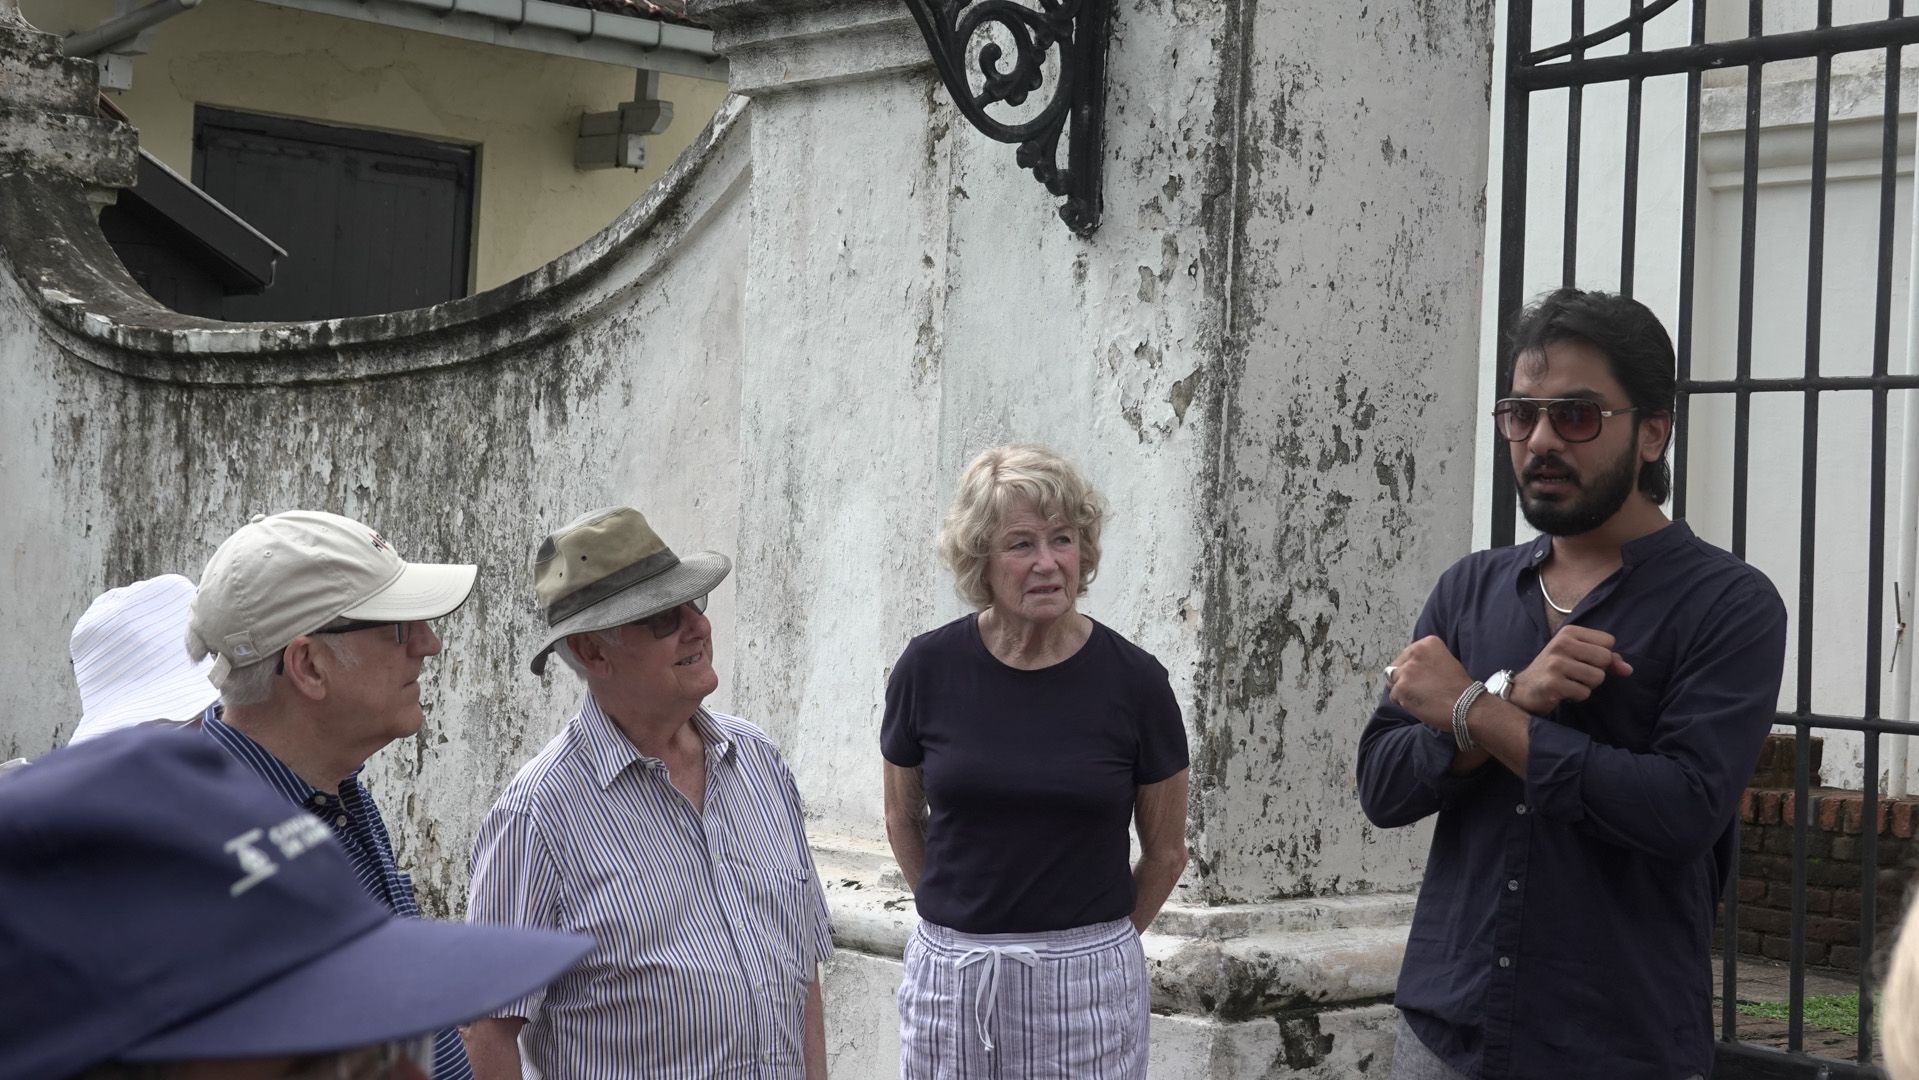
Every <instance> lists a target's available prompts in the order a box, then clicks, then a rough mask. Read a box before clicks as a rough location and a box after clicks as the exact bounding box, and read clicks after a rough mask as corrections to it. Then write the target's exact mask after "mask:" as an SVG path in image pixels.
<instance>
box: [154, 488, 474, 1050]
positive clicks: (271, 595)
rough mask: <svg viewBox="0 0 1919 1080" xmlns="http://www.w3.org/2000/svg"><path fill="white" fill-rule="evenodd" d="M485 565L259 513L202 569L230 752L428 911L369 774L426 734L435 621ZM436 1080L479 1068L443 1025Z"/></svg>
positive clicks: (199, 628)
mask: <svg viewBox="0 0 1919 1080" xmlns="http://www.w3.org/2000/svg"><path fill="white" fill-rule="evenodd" d="M477 573H478V570H477V568H476V567H473V566H465V565H437V564H429V563H408V562H406V561H405V560H403V559H401V558H400V556H399V554H398V553H397V552H396V551H394V550H393V545H392V544H390V543H388V542H387V540H386V538H385V537H383V536H381V535H380V534H379V533H377V532H375V531H374V530H373V529H371V528H369V527H368V526H366V525H363V524H361V523H360V522H357V521H354V520H352V519H351V518H344V517H341V516H339V515H337V514H328V513H323V512H320V511H317V510H291V511H288V512H286V513H282V514H275V515H273V516H272V517H255V518H254V519H253V520H252V522H250V523H249V524H247V525H245V526H243V527H242V528H241V529H240V530H239V531H237V532H235V533H234V534H233V535H232V536H230V537H228V538H227V539H226V541H225V542H224V543H222V544H221V545H220V547H219V549H218V550H216V551H215V552H214V553H213V557H212V558H211V559H209V560H207V567H206V571H205V572H204V573H202V574H201V575H200V591H199V593H198V594H197V595H196V596H195V597H194V600H193V606H192V614H191V617H190V621H189V625H188V629H187V648H188V652H189V653H190V654H191V655H192V656H193V658H194V659H196V660H198V659H201V658H203V657H207V656H212V657H213V658H214V661H213V667H212V669H211V671H210V672H209V675H210V677H211V678H212V680H213V682H214V684H215V685H216V686H218V687H219V688H220V702H221V708H222V715H221V716H220V717H219V718H217V719H216V718H209V719H208V720H207V721H206V722H205V724H204V725H203V726H204V727H205V729H206V732H207V734H209V735H210V736H212V737H213V739H214V740H215V741H216V742H218V743H219V744H220V745H221V746H222V747H224V748H226V750H227V752H228V753H231V754H232V755H233V756H234V757H236V758H238V759H239V760H241V761H242V762H245V763H246V764H247V765H249V766H251V767H252V769H253V770H254V771H255V772H257V773H258V774H259V775H260V777H261V778H263V779H265V780H266V781H267V783H268V784H269V785H270V786H271V787H273V788H274V789H275V790H277V791H279V792H280V793H281V794H282V795H284V796H286V798H287V799H288V800H289V801H290V802H293V803H295V804H297V805H299V806H301V807H304V808H305V809H306V810H308V811H310V812H311V813H312V814H313V815H314V816H315V817H318V818H319V819H320V820H321V821H323V822H325V823H326V824H327V826H328V827H329V828H330V829H331V830H332V832H333V835H334V837H335V838H336V839H338V840H339V842H340V845H341V846H342V847H343V848H345V849H346V853H347V856H348V858H349V859H350V860H351V861H352V863H353V869H354V872H355V874H356V875H357V876H358V878H359V880H360V885H361V887H362V888H364V889H365V890H366V891H367V893H368V894H369V895H371V896H372V897H373V898H374V899H375V900H378V901H380V902H381V903H382V904H384V905H386V907H387V908H388V910H390V911H392V912H394V913H395V914H398V915H418V914H419V905H418V903H417V902H416V900H415V898H414V895H413V882H412V880H411V879H410V878H408V877H407V876H406V875H405V874H402V873H401V872H400V870H399V868H398V867H397V866H396V865H395V864H394V861H393V846H392V843H391V841H390V840H389V839H388V837H387V830H386V823H385V822H384V821H383V820H382V819H381V817H380V810H379V807H378V806H377V805H375V804H374V801H373V796H372V795H371V794H370V793H369V792H368V791H367V790H366V788H365V787H364V786H362V785H361V784H360V782H359V774H360V770H361V769H362V768H363V767H364V766H365V764H366V761H367V759H368V758H370V757H372V756H373V755H374V754H375V753H377V752H378V751H379V750H380V749H381V748H383V747H385V746H386V745H387V744H388V743H390V742H392V741H394V740H395V739H404V738H407V737H409V736H411V735H414V734H416V733H418V732H419V730H420V725H421V723H422V722H423V721H424V719H425V717H424V714H423V713H422V711H421V709H420V682H419V679H420V671H421V668H422V666H423V664H424V662H425V660H426V658H427V657H429V656H433V655H435V654H437V653H438V652H439V651H440V639H439V637H438V636H437V635H435V634H434V632H433V629H432V627H430V626H428V625H427V620H429V619H437V618H439V617H440V616H442V615H445V614H447V613H448V612H451V611H452V610H454V609H455V608H457V607H459V606H460V605H461V604H463V603H465V602H466V598H467V595H468V594H469V593H471V592H472V591H473V581H474V577H475V576H476V574H477ZM436 1050H437V1053H436V1072H435V1074H434V1075H435V1076H436V1077H438V1078H439V1080H463V1078H466V1077H470V1076H471V1075H472V1073H471V1071H470V1069H469V1067H468V1065H467V1061H466V1053H465V1050H464V1049H463V1047H462V1046H461V1044H460V1038H459V1033H458V1032H457V1031H455V1030H453V1029H452V1028H448V1029H446V1030H443V1031H441V1032H440V1033H439V1035H438V1037H437V1047H436Z"/></svg>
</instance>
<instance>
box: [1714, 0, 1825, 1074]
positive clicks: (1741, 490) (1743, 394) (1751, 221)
mask: <svg viewBox="0 0 1919 1080" xmlns="http://www.w3.org/2000/svg"><path fill="white" fill-rule="evenodd" d="M1746 19H1747V28H1748V29H1747V32H1748V34H1749V35H1750V36H1751V37H1755V38H1756V37H1759V36H1761V35H1762V34H1763V33H1765V25H1766V20H1765V5H1764V3H1763V2H1762V0H1748V5H1747V16H1746ZM1764 71H1765V68H1764V65H1763V64H1760V63H1758V62H1754V63H1751V64H1748V65H1747V66H1746V143H1745V162H1744V166H1743V169H1742V172H1741V191H1740V211H1739V325H1738V343H1737V346H1736V348H1735V350H1734V353H1733V365H1734V369H1733V377H1734V378H1735V379H1737V380H1739V381H1740V382H1741V383H1744V382H1745V381H1746V380H1748V379H1750V378H1752V291H1753V266H1754V258H1755V254H1756V253H1755V250H1754V249H1755V246H1756V244H1757V237H1756V234H1757V232H1758V222H1759V104H1760V92H1761V87H1762V82H1763V79H1764V77H1765V76H1764ZM1751 426H1752V393H1751V391H1748V390H1740V391H1737V392H1736V393H1734V395H1733V427H1732V433H1733V434H1732V438H1733V450H1732V553H1733V554H1734V555H1735V556H1737V557H1739V558H1741V559H1743V558H1745V557H1746V482H1747V479H1748V477H1747V467H1748V463H1747V460H1746V458H1747V446H1748V441H1749V439H1750V437H1751ZM1807 738H1808V737H1807V735H1806V733H1805V729H1804V728H1803V727H1801V728H1800V735H1799V739H1798V742H1799V743H1801V744H1804V743H1806V742H1807ZM1799 749H1800V753H1799V755H1798V756H1799V759H1800V760H1801V761H1804V760H1805V753H1804V746H1803V745H1801V746H1800V747H1799ZM1799 779H1800V778H1799V777H1795V778H1794V783H1795V785H1797V784H1798V780H1799ZM1799 790H1800V792H1801V793H1800V794H1799V795H1798V796H1797V797H1796V799H1795V804H1796V806H1797V810H1796V811H1795V813H1796V815H1798V816H1801V817H1803V815H1804V814H1805V812H1806V796H1805V794H1804V793H1803V789H1799ZM1804 876H1805V864H1804V863H1803V862H1801V861H1799V860H1794V863H1793V891H1794V892H1795V893H1797V892H1799V890H1801V889H1803V888H1804V885H1805V883H1804V881H1803V880H1802V879H1803V878H1804ZM1793 970H1794V971H1795V972H1797V971H1798V970H1799V969H1798V968H1794V969H1793ZM1803 989H1804V988H1803V987H1802V986H1798V985H1795V986H1794V987H1793V993H1792V1007H1791V1010H1790V1012H1789V1013H1788V1025H1787V1040H1786V1048H1787V1049H1788V1050H1798V1049H1799V1048H1800V1043H1801V1039H1802V1037H1803V1034H1804V1033H1803V1032H1802V1031H1801V1030H1800V1028H1799V1025H1798V1017H1799V996H1800V994H1801V993H1802V992H1803Z"/></svg>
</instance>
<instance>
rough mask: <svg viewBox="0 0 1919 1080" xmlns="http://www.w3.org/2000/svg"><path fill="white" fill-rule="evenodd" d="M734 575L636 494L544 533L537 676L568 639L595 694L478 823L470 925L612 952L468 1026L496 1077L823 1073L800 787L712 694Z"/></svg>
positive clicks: (826, 941) (820, 908)
mask: <svg viewBox="0 0 1919 1080" xmlns="http://www.w3.org/2000/svg"><path fill="white" fill-rule="evenodd" d="M730 568H731V564H730V563H729V562H728V561H727V559H726V557H725V556H724V555H718V554H714V553H712V552H701V553H699V554H696V555H691V556H688V557H687V558H685V559H680V558H678V557H677V556H675V555H674V554H673V551H672V549H671V548H669V547H667V546H666V544H665V542H664V541H662V540H661V539H660V538H659V536H658V535H657V534H656V533H655V532H654V531H653V529H652V528H651V527H650V526H649V525H648V524H647V522H646V518H645V517H643V516H642V515H641V514H640V512H639V511H638V510H634V509H632V508H630V507H615V508H610V509H604V510H595V511H593V512H592V513H590V514H586V515H584V516H582V517H580V518H578V519H576V520H574V521H572V522H569V523H568V524H567V525H565V526H563V527H562V528H560V529H559V530H558V531H556V532H554V533H553V534H551V535H550V536H548V537H547V538H546V540H545V542H544V543H542V544H541V545H540V548H539V551H538V554H537V555H536V556H535V561H534V566H533V583H534V589H535V591H536V592H537V594H538V595H539V599H540V603H541V606H542V607H543V608H544V609H545V615H546V622H547V634H546V640H545V641H544V642H542V643H541V645H540V648H539V651H538V652H537V653H536V654H535V655H534V657H533V670H534V672H535V673H536V674H539V673H543V672H544V671H545V668H546V661H547V654H548V653H549V652H552V651H554V650H555V649H557V650H558V651H559V653H560V656H561V658H562V659H563V660H564V661H565V662H566V664H567V665H568V666H569V667H571V668H573V669H574V671H576V672H577V673H579V674H580V676H581V677H583V678H584V679H585V680H586V689H587V692H586V697H585V699H584V700H582V701H581V703H580V708H579V711H578V712H577V713H576V714H574V716H573V718H572V719H571V720H570V721H569V722H568V724H567V726H566V728H565V730H563V731H562V732H561V733H560V734H559V735H558V736H556V737H555V738H554V739H553V741H552V742H550V743H548V744H547V745H546V747H545V749H543V750H541V751H540V753H539V754H538V755H537V756H536V757H534V759H533V760H532V761H531V762H529V763H528V764H527V765H526V767H525V768H523V769H521V770H520V773H519V775H518V776H516V777H515V778H514V779H513V781H512V782H511V783H510V784H508V785H507V788H506V791H505V793H503V794H502V795H501V796H500V799H499V801H498V802H496V803H495V804H494V806H493V809H492V810H491V811H490V812H488V814H487V816H486V820H485V822H484V823H483V824H482V825H481V826H480V834H479V837H478V838H477V839H476V840H475V841H474V852H473V881H472V894H471V897H470V900H469V902H468V905H467V918H468V919H470V920H472V921H475V922H488V923H501V924H506V925H513V926H526V927H537V928H544V929H555V930H571V931H576V932H584V933H588V934H591V935H592V936H593V937H594V938H595V940H597V941H598V943H599V944H598V945H596V946H595V948H594V950H593V951H592V952H591V953H589V954H588V955H587V958H586V960H584V961H583V962H582V963H581V965H580V967H579V968H578V969H576V970H575V971H574V972H573V973H571V974H569V975H567V976H565V977H563V978H561V979H560V980H558V981H556V982H555V983H554V984H553V985H552V986H551V987H550V988H548V989H547V990H545V991H544V992H538V991H536V992H534V993H532V994H529V995H527V996H526V997H523V998H521V999H520V1000H519V1001H515V1002H511V1003H509V1004H507V1005H505V1006H502V1007H501V1008H499V1009H497V1010H495V1011H494V1012H493V1014H492V1016H493V1019H490V1020H482V1021H475V1022H474V1023H473V1024H470V1025H468V1027H467V1029H466V1033H467V1047H468V1050H469V1052H470V1053H471V1054H472V1057H473V1067H474V1073H475V1075H477V1076H480V1077H483V1078H485V1080H495V1078H518V1077H520V1076H521V1075H522V1073H523V1071H524V1075H527V1076H543V1077H549V1078H558V1077H568V1078H578V1080H625V1078H640V1077H644V1078H646V1080H704V1078H710V1077H727V1078H728V1080H748V1078H751V1080H802V1078H804V1080H823V1078H824V1077H825V1075H826V1029H825V1022H824V1019H823V1012H822V1006H821V1004H820V987H819V964H820V962H821V961H823V960H824V959H826V957H827V956H828V955H829V954H830V953H831V952H832V948H833V938H832V928H831V926H830V925H829V923H828V922H827V915H826V900H825V896H824V894H822V893H821V891H820V886H819V882H818V880H817V879H816V877H815V875H814V870H813V857H812V852H811V850H810V849H809V848H808V847H807V843H806V829H805V818H804V814H803V812H802V809H801V806H800V799H799V791H798V789H797V788H796V786H795V785H794V783H793V777H792V774H791V773H789V772H788V771H787V768H786V764H785V763H784V762H783V761H781V760H780V756H779V753H778V751H776V750H775V749H774V747H773V744H772V743H771V742H770V741H768V739H767V737H766V734H765V733H764V732H762V731H761V730H760V729H759V728H757V727H754V726H753V725H752V724H749V723H747V722H745V721H744V720H739V719H736V718H734V717H731V716H727V715H724V714H722V713H717V712H713V711H710V710H708V709H706V708H705V707H704V706H703V705H702V704H701V702H703V701H704V700H705V699H706V696H707V695H708V694H711V693H712V692H713V691H714V690H715V689H716V688H717V687H718V685H719V676H718V675H717V674H715V672H714V670H713V649H712V645H713V638H712V629H713V628H712V624H711V623H709V622H708V621H707V620H706V616H705V615H704V614H702V613H703V612H704V610H705V608H706V597H707V594H708V593H710V592H712V591H713V589H714V588H715V587H717V586H718V585H719V584H720V582H721V581H722V580H723V579H724V578H725V577H726V574H727V571H728V570H729V569H730ZM522 1057H524V1062H523V1061H522Z"/></svg>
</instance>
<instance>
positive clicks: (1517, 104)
mask: <svg viewBox="0 0 1919 1080" xmlns="http://www.w3.org/2000/svg"><path fill="white" fill-rule="evenodd" d="M1532 40H1533V5H1532V0H1508V3H1507V4H1506V123H1505V130H1504V131H1503V132H1502V134H1501V139H1500V157H1501V158H1502V159H1503V161H1502V162H1501V169H1500V182H1499V299H1498V302H1497V307H1496V310H1495V311H1494V314H1493V317H1494V318H1495V319H1497V320H1498V325H1499V333H1498V334H1497V335H1496V338H1495V340H1497V341H1498V343H1499V344H1498V350H1499V352H1498V354H1497V355H1495V356H1494V357H1493V361H1494V364H1493V370H1494V372H1496V374H1495V375H1494V383H1495V385H1496V386H1497V387H1498V389H1497V391H1496V392H1495V394H1494V396H1495V397H1505V396H1506V393H1507V391H1509V390H1511V389H1512V374H1511V373H1510V372H1508V371H1507V370H1506V365H1505V364H1504V363H1502V362H1501V361H1502V359H1503V358H1504V357H1506V356H1507V355H1509V354H1511V352H1512V317H1513V315H1514V314H1515V313H1516V312H1518V310H1519V303H1520V294H1521V292H1522V290H1524V289H1525V287H1526V284H1525V283H1526V140H1527V136H1528V134H1529V133H1530V130H1531V120H1532V111H1531V108H1532V100H1531V96H1530V94H1529V93H1528V91H1527V90H1526V89H1525V87H1524V86H1523V85H1522V84H1521V83H1520V80H1519V79H1518V77H1517V76H1518V74H1519V72H1520V71H1522V70H1523V69H1524V68H1525V65H1526V54H1527V53H1528V52H1529V51H1531V49H1532ZM1497 457H1498V455H1497V454H1495V464H1494V467H1493V498H1492V511H1491V512H1492V516H1493V520H1492V522H1491V535H1492V543H1493V546H1494V547H1503V546H1505V545H1507V544H1510V543H1512V542H1513V533H1514V531H1515V530H1514V524H1513V475H1512V469H1510V468H1502V467H1500V466H1499V465H1498V464H1497Z"/></svg>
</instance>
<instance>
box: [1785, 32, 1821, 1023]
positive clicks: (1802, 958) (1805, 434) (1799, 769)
mask: <svg viewBox="0 0 1919 1080" xmlns="http://www.w3.org/2000/svg"><path fill="white" fill-rule="evenodd" d="M1818 10H1819V25H1820V26H1830V25H1831V24H1832V0H1819V4H1818ZM1816 70H1817V74H1816V75H1815V77H1814V81H1813V112H1812V178H1811V186H1810V188H1809V193H1810V197H1809V200H1808V206H1807V227H1806V344H1805V354H1806V355H1805V372H1806V377H1807V378H1809V379H1816V378H1818V377H1819V345H1820V340H1819V335H1820V330H1821V326H1822V323H1823V320H1822V319H1821V318H1820V315H1821V311H1822V305H1823V303H1824V295H1823V293H1824V289H1825V267H1826V150H1827V142H1828V136H1829V134H1830V127H1829V124H1830V119H1829V116H1828V114H1829V112H1830V109H1831V97H1832V57H1831V56H1830V55H1824V54H1822V55H1821V56H1820V57H1819V58H1818V62H1817V69H1816ZM1800 444H1801V457H1800V473H1799V492H1800V496H1799V606H1798V620H1797V621H1798V630H1799V641H1798V645H1797V654H1798V655H1797V660H1798V664H1797V676H1796V678H1795V682H1796V683H1797V686H1796V687H1795V693H1794V698H1795V700H1794V705H1793V711H1794V713H1795V714H1796V715H1797V716H1798V717H1799V723H1798V725H1797V726H1796V728H1795V729H1794V740H1793V741H1794V748H1795V751H1796V753H1795V754H1794V759H1795V760H1794V765H1793V790H1794V792H1795V793H1796V794H1795V795H1794V797H1793V798H1794V808H1793V823H1792V825H1793V828H1792V944H1791V952H1790V964H1791V969H1790V971H1789V974H1788V979H1789V986H1790V988H1791V989H1790V1001H1791V1004H1790V1007H1789V1010H1788V1012H1787V1017H1786V1024H1787V1033H1788V1034H1787V1038H1788V1043H1789V1045H1790V1046H1791V1047H1792V1048H1793V1049H1795V1050H1796V1049H1799V1048H1800V1046H1801V1045H1802V1043H1801V1041H1800V1040H1801V1039H1802V1038H1803V1037H1804V1032H1805V982H1806V877H1807V875H1808V873H1809V868H1808V866H1807V864H1806V854H1807V852H1806V842H1807V836H1806V834H1807V831H1808V828H1809V826H1810V824H1811V822H1810V817H1811V813H1810V811H1811V807H1810V806H1809V805H1808V804H1809V803H1810V802H1811V799H1812V791H1811V774H1812V728H1811V727H1810V726H1809V725H1808V724H1807V722H1806V719H1805V718H1806V717H1807V716H1809V715H1811V713H1812V642H1813V626H1814V624H1815V623H1816V622H1817V621H1818V620H1817V619H1816V617H1815V613H1816V610H1817V609H1816V604H1815V596H1814V578H1813V571H1814V567H1815V566H1816V565H1817V561H1816V560H1817V553H1816V547H1817V528H1818V520H1819V392H1818V391H1817V390H1807V391H1806V392H1805V412H1804V420H1803V421H1802V429H1801V439H1800Z"/></svg>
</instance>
